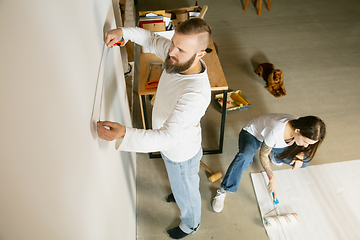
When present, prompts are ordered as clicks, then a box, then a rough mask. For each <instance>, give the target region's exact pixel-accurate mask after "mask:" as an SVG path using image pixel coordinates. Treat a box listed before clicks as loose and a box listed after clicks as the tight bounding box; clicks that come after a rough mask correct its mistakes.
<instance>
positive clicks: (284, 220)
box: [264, 193, 299, 227]
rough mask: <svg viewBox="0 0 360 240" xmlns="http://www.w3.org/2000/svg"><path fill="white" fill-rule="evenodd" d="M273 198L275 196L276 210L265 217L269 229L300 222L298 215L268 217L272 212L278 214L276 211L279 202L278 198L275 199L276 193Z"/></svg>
mask: <svg viewBox="0 0 360 240" xmlns="http://www.w3.org/2000/svg"><path fill="white" fill-rule="evenodd" d="M272 196H273V205H274V209H273V210H271V211H270V212H268V213H266V214H265V215H264V223H265V225H266V226H267V227H275V226H280V225H284V224H288V223H296V222H298V221H299V216H298V215H297V214H296V213H289V214H283V215H275V216H269V217H267V216H266V215H268V214H269V213H271V212H272V211H275V212H276V213H277V211H276V209H277V206H278V204H279V200H278V199H277V198H274V193H272Z"/></svg>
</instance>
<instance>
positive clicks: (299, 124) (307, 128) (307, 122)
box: [279, 116, 326, 162]
mask: <svg viewBox="0 0 360 240" xmlns="http://www.w3.org/2000/svg"><path fill="white" fill-rule="evenodd" d="M289 123H290V124H291V127H292V128H293V129H294V130H295V129H299V130H300V134H301V135H302V136H303V137H306V138H309V139H311V140H314V141H317V142H316V143H315V144H310V145H308V146H307V147H303V146H298V145H296V143H294V144H292V145H291V146H289V147H287V148H285V150H284V152H282V153H281V154H280V155H279V159H281V160H282V159H285V158H288V157H293V156H296V155H297V154H299V153H301V152H303V153H304V156H305V157H304V159H298V160H303V161H304V162H310V161H311V159H312V158H313V157H314V155H315V153H316V151H317V149H318V147H319V146H320V144H321V143H322V142H323V140H324V138H325V134H326V127H325V123H324V122H323V121H322V120H321V119H320V118H318V117H316V116H306V117H301V118H298V119H294V120H291V121H289Z"/></svg>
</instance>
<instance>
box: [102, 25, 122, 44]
mask: <svg viewBox="0 0 360 240" xmlns="http://www.w3.org/2000/svg"><path fill="white" fill-rule="evenodd" d="M122 36H123V31H122V29H121V28H116V29H113V30H110V31H108V32H106V33H105V44H106V46H108V47H109V48H112V47H113V46H114V44H115V43H117V42H118V41H120V40H121V38H122Z"/></svg>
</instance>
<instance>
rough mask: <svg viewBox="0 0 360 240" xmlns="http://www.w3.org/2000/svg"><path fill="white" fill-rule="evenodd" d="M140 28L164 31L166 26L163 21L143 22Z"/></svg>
mask: <svg viewBox="0 0 360 240" xmlns="http://www.w3.org/2000/svg"><path fill="white" fill-rule="evenodd" d="M142 28H143V29H146V30H149V31H150V32H162V31H166V26H165V23H164V22H155V23H143V24H142Z"/></svg>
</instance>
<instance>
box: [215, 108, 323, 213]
mask: <svg viewBox="0 0 360 240" xmlns="http://www.w3.org/2000/svg"><path fill="white" fill-rule="evenodd" d="M325 132H326V130H325V124H324V122H323V121H322V120H321V119H320V118H318V117H315V116H306V117H300V118H298V117H295V116H292V115H288V114H280V113H274V114H268V115H263V116H260V117H258V118H255V119H252V120H250V122H248V123H247V124H246V125H245V127H244V128H243V129H242V130H241V132H240V134H239V152H238V153H237V154H236V156H235V158H234V160H233V161H232V162H231V164H230V166H229V168H228V170H227V172H226V175H225V177H224V180H223V181H222V183H221V188H220V189H218V190H217V194H216V196H215V197H214V200H213V202H212V207H213V210H214V211H215V212H221V211H222V209H223V208H224V200H225V196H226V193H227V192H231V193H235V192H236V191H237V189H238V186H239V183H240V178H241V175H242V174H243V173H244V172H245V170H246V169H247V168H248V167H249V166H250V164H251V163H252V162H253V157H254V155H255V152H256V151H257V150H258V149H259V148H260V161H261V164H262V166H263V167H264V169H265V172H266V174H267V176H268V178H269V184H268V188H269V192H270V193H274V198H275V199H276V180H275V178H274V174H273V172H272V170H271V168H270V161H269V158H270V160H271V162H273V163H274V164H276V165H281V164H282V163H285V164H288V165H290V166H292V169H296V168H300V167H301V168H304V167H307V166H308V165H309V164H310V161H311V159H313V157H314V155H315V153H316V151H317V149H318V147H319V145H320V144H321V143H322V141H323V140H324V138H325Z"/></svg>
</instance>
